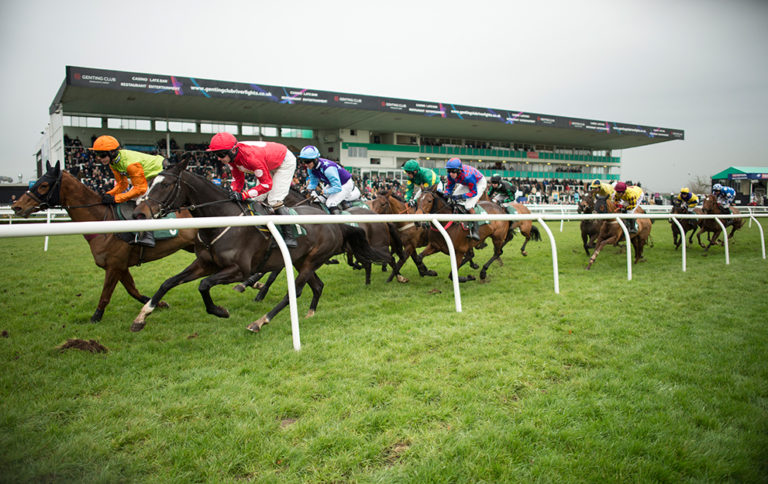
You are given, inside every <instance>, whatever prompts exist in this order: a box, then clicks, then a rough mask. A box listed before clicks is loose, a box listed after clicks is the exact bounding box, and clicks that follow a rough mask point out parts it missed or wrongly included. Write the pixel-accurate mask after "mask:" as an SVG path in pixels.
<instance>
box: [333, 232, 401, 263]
mask: <svg viewBox="0 0 768 484" xmlns="http://www.w3.org/2000/svg"><path fill="white" fill-rule="evenodd" d="M341 234H342V236H343V238H344V244H345V245H346V246H347V247H349V249H350V250H351V251H352V254H353V255H354V256H355V257H356V258H357V260H358V261H360V262H364V263H367V262H370V263H374V262H377V263H379V264H389V263H391V262H392V255H391V254H390V253H389V252H387V251H385V250H381V249H378V248H375V247H371V244H369V243H368V239H367V238H366V236H365V231H364V230H363V229H361V228H360V227H353V226H351V225H347V224H341Z"/></svg>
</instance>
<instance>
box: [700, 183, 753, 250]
mask: <svg viewBox="0 0 768 484" xmlns="http://www.w3.org/2000/svg"><path fill="white" fill-rule="evenodd" d="M702 209H703V210H702V211H703V212H704V213H705V214H709V215H719V214H721V213H723V211H722V209H721V208H720V206H719V205H718V204H717V196H715V195H714V194H711V195H708V196H707V197H706V198H705V199H704V204H703V206H702ZM731 213H734V214H739V213H741V212H739V210H738V209H737V208H736V207H731ZM721 221H722V220H721ZM729 221H730V225H731V233H730V235H728V239H732V238H733V234H734V232H736V231H737V230H739V229H740V228H741V227H742V225H744V220H743V219H741V218H732V219H729ZM724 223H725V222H724ZM699 227H700V228H699V231H698V232H697V233H696V239H697V240H698V241H699V245H700V246H702V247H704V251H705V252H706V251H708V250H709V248H710V247H712V245H713V244H715V243H716V241H717V238H718V237H719V236H720V232H722V229H721V228H720V224H718V223H717V222H716V221H715V220H713V219H702V220H701V223H700V224H699ZM725 230H726V231H727V230H728V225H726V229H725ZM702 232H712V235H711V237H710V239H709V244H708V245H706V246H705V245H704V244H702V243H701V233H702Z"/></svg>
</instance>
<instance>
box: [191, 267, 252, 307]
mask: <svg viewBox="0 0 768 484" xmlns="http://www.w3.org/2000/svg"><path fill="white" fill-rule="evenodd" d="M242 277H243V271H241V270H240V266H239V265H236V264H234V265H231V266H229V267H226V268H224V269H222V270H220V271H219V272H217V273H215V274H213V275H211V276H209V277H206V278H205V279H203V280H202V281H200V285H199V286H198V288H197V290H198V291H200V296H202V298H203V303H204V304H205V312H207V313H208V314H213V315H214V316H217V317H219V318H228V317H229V311H227V310H226V308H224V307H222V306H217V305H216V304H214V302H213V298H212V297H211V288H212V287H213V286H218V285H219V284H229V283H230V282H235V281H238V280H241V279H242Z"/></svg>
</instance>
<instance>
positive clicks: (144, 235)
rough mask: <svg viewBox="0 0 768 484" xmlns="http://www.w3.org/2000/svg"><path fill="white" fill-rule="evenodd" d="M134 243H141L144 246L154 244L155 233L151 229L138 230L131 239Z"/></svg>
mask: <svg viewBox="0 0 768 484" xmlns="http://www.w3.org/2000/svg"><path fill="white" fill-rule="evenodd" d="M133 244H134V245H143V246H144V247H154V246H155V233H154V232H152V231H147V232H139V233H137V234H136V238H135V239H134V241H133Z"/></svg>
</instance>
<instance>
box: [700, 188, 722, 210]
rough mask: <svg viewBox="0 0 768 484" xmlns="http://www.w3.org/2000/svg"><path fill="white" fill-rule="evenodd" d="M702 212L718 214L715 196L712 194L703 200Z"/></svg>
mask: <svg viewBox="0 0 768 484" xmlns="http://www.w3.org/2000/svg"><path fill="white" fill-rule="evenodd" d="M702 210H704V213H710V214H714V213H720V208H719V207H718V206H717V196H716V195H715V194H714V193H712V194H710V195H707V196H706V198H704V202H703V204H702Z"/></svg>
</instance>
